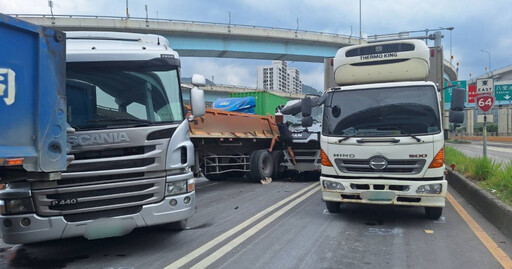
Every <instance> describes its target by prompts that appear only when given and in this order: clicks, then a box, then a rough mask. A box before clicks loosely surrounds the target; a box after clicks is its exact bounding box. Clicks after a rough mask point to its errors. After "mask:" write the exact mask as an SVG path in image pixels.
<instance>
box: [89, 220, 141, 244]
mask: <svg viewBox="0 0 512 269" xmlns="http://www.w3.org/2000/svg"><path fill="white" fill-rule="evenodd" d="M135 227H136V225H135V221H134V220H131V219H97V220H93V221H91V222H89V223H87V226H86V228H85V234H84V237H85V238H87V239H89V240H92V239H99V238H107V237H115V236H123V235H125V234H128V233H130V232H131V231H132V230H133V229H134V228H135Z"/></svg>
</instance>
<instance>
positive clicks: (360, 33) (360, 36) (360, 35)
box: [359, 0, 363, 44]
mask: <svg viewBox="0 0 512 269" xmlns="http://www.w3.org/2000/svg"><path fill="white" fill-rule="evenodd" d="M362 38H363V32H362V31H361V0H359V44H361V39H362Z"/></svg>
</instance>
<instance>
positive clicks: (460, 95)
mask: <svg viewBox="0 0 512 269" xmlns="http://www.w3.org/2000/svg"><path fill="white" fill-rule="evenodd" d="M465 98H466V90H464V89H461V88H453V89H452V101H451V106H450V115H449V116H448V121H449V122H451V123H458V124H461V123H463V122H464V101H465V100H464V99H465Z"/></svg>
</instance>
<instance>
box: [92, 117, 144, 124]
mask: <svg viewBox="0 0 512 269" xmlns="http://www.w3.org/2000/svg"><path fill="white" fill-rule="evenodd" d="M120 121H127V122H136V123H147V124H153V122H152V121H150V120H143V119H113V118H112V119H95V120H88V121H87V122H120Z"/></svg>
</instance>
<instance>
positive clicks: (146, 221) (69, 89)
mask: <svg viewBox="0 0 512 269" xmlns="http://www.w3.org/2000/svg"><path fill="white" fill-rule="evenodd" d="M66 35H67V39H66V46H67V49H66V58H67V59H66V62H67V63H66V65H67V66H66V95H67V107H66V108H67V114H66V116H67V122H68V123H69V125H70V126H71V127H72V128H73V129H74V131H75V132H74V133H73V134H71V135H68V146H69V147H70V149H69V150H70V151H69V154H71V155H73V156H74V160H72V161H71V163H70V164H69V165H68V167H67V169H66V170H65V171H63V172H62V178H61V179H59V180H41V179H34V178H30V177H26V178H22V179H19V178H18V179H9V177H10V174H9V173H4V174H3V177H2V180H6V181H9V183H8V184H7V185H6V188H5V189H4V190H1V191H0V203H1V204H0V209H1V215H0V227H1V232H2V240H3V241H5V242H6V243H31V242H38V241H45V240H52V239H59V238H66V237H75V236H84V237H86V238H88V239H96V238H104V237H111V236H121V235H124V234H127V233H129V232H130V231H132V230H133V229H134V228H137V227H145V226H152V225H165V226H167V227H169V228H172V229H183V228H184V227H185V225H186V221H187V219H188V218H189V217H191V216H192V214H194V211H195V189H194V183H195V181H194V177H193V173H192V171H191V166H192V165H193V163H194V147H193V145H192V143H191V141H190V135H189V125H188V121H187V119H186V118H185V114H186V110H185V109H184V105H183V100H182V94H181V89H180V60H179V57H178V54H177V53H176V52H175V51H174V50H172V49H171V47H170V44H169V42H168V40H167V39H166V38H164V37H162V36H158V35H145V34H130V33H110V32H68V33H67V34H66ZM192 82H193V84H195V85H201V84H204V77H202V76H199V75H197V76H194V77H193V79H192ZM20 90H21V89H20ZM191 105H192V114H193V115H195V116H200V115H202V114H204V95H203V93H202V91H201V90H199V89H198V88H197V87H195V88H193V89H192V92H191ZM19 169H21V167H20V168H19ZM4 172H5V171H4ZM13 175H14V174H13Z"/></svg>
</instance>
